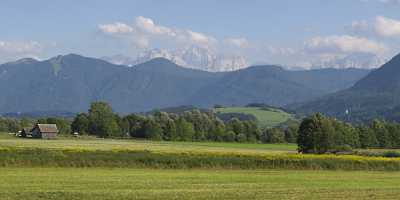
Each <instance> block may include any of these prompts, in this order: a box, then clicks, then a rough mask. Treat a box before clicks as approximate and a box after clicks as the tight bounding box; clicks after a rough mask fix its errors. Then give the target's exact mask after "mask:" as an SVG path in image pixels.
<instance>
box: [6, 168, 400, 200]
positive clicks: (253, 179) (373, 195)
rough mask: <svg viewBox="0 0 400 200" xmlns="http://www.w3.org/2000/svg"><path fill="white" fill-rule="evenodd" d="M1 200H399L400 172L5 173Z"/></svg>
mask: <svg viewBox="0 0 400 200" xmlns="http://www.w3.org/2000/svg"><path fill="white" fill-rule="evenodd" d="M0 180H2V181H1V182H0V199H9V200H13V199H24V200H39V199H50V200H51V199H56V200H67V199H68V200H69V199H98V200H105V199H329V200H330V199H343V198H344V197H345V198H346V199H348V200H353V199H397V198H398V197H399V196H400V173H399V172H365V171H361V172H344V171H286V170H282V171H264V170H252V171H247V170H154V169H105V168H90V169H73V168H2V169H1V173H0Z"/></svg>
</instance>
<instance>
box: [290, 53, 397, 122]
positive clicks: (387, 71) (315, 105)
mask: <svg viewBox="0 0 400 200" xmlns="http://www.w3.org/2000/svg"><path fill="white" fill-rule="evenodd" d="M289 107H290V108H292V109H296V110H297V111H299V112H302V113H312V112H322V113H325V114H328V115H331V116H335V117H338V118H342V119H347V120H350V121H365V120H371V119H374V118H386V119H389V120H398V121H399V120H400V55H397V56H395V57H394V58H393V59H392V60H390V61H389V62H387V63H386V64H384V65H383V66H382V67H380V68H378V69H376V70H373V71H372V72H371V73H369V74H368V75H367V76H365V77H364V78H362V79H361V80H359V81H357V82H356V83H355V84H354V86H352V87H350V88H349V89H345V90H342V91H339V92H336V93H333V94H329V95H327V96H324V97H321V98H318V99H316V100H313V101H310V102H307V103H303V104H297V105H296V104H294V105H292V106H289Z"/></svg>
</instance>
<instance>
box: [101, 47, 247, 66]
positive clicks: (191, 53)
mask: <svg viewBox="0 0 400 200" xmlns="http://www.w3.org/2000/svg"><path fill="white" fill-rule="evenodd" d="M154 58H165V59H168V60H170V61H172V62H173V63H175V64H177V65H180V66H183V67H187V68H191V69H199V70H204V71H210V72H223V71H235V70H238V69H243V68H246V67H248V66H249V64H248V61H247V60H246V58H244V57H243V56H235V55H220V54H217V53H215V52H213V51H212V50H210V49H208V48H203V47H197V46H190V47H187V48H182V49H177V50H166V49H152V50H147V51H144V52H142V53H140V54H139V55H138V56H137V58H131V57H129V56H124V55H114V56H104V57H101V58H100V59H103V60H106V61H108V62H110V63H113V64H117V65H127V66H134V65H137V64H140V63H144V62H147V61H150V60H152V59H154Z"/></svg>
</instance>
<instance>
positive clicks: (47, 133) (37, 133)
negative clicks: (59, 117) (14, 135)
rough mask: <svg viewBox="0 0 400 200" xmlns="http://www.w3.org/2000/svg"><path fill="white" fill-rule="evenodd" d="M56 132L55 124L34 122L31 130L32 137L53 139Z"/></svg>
mask: <svg viewBox="0 0 400 200" xmlns="http://www.w3.org/2000/svg"><path fill="white" fill-rule="evenodd" d="M57 134H58V128H57V125H55V124H36V126H35V127H33V129H32V130H31V135H32V137H33V138H42V139H55V138H56V137H57Z"/></svg>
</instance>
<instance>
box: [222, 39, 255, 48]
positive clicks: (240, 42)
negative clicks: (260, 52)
mask: <svg viewBox="0 0 400 200" xmlns="http://www.w3.org/2000/svg"><path fill="white" fill-rule="evenodd" d="M224 42H225V43H226V44H228V45H232V46H235V47H239V48H242V49H245V48H249V47H250V42H249V41H248V40H247V39H246V38H243V37H240V38H227V39H225V40H224Z"/></svg>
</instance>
